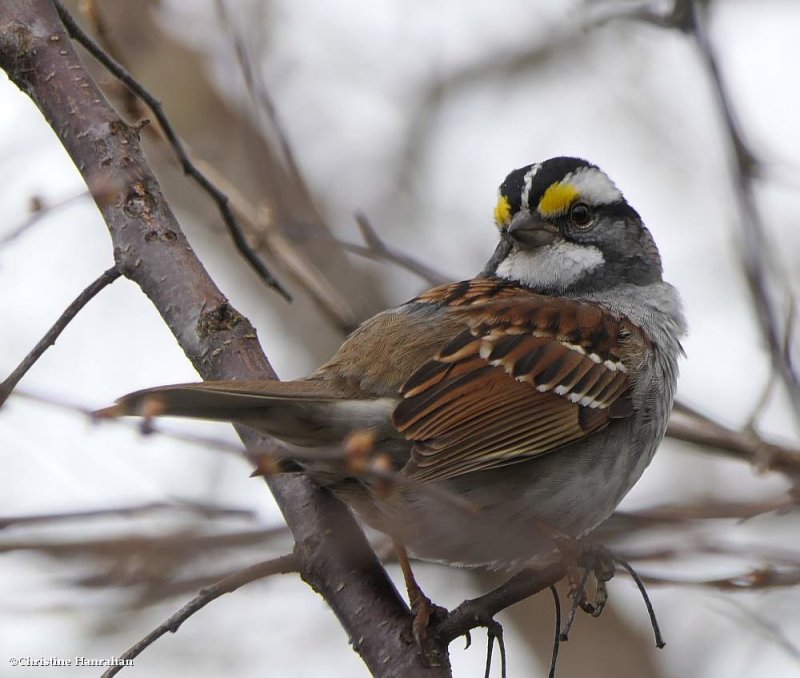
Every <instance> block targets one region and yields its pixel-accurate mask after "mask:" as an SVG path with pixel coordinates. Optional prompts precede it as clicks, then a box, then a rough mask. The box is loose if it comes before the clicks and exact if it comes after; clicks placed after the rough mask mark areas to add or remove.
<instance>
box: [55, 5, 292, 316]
mask: <svg viewBox="0 0 800 678" xmlns="http://www.w3.org/2000/svg"><path fill="white" fill-rule="evenodd" d="M53 2H54V4H55V7H56V9H57V10H58V15H59V17H60V18H61V21H62V23H63V24H64V27H65V28H66V29H67V32H68V33H69V35H70V36H71V37H72V38H73V39H74V40H75V41H76V42H78V43H79V44H80V45H81V46H83V48H84V49H85V50H86V51H87V52H89V54H91V55H92V56H93V57H94V58H95V59H97V61H98V62H99V63H100V64H102V65H103V67H104V68H106V69H107V70H108V71H109V72H110V73H111V74H112V75H113V76H114V77H115V78H117V79H118V80H119V81H120V82H122V83H123V84H124V85H125V86H126V87H127V88H128V89H129V90H130V91H131V92H133V93H134V94H135V95H136V96H137V97H139V98H140V99H141V100H142V101H144V102H145V103H146V104H147V107H148V108H149V109H150V110H151V111H152V112H153V115H154V116H155V117H156V120H158V123H159V125H160V126H161V129H162V130H163V132H164V135H165V136H166V137H167V140H168V141H169V144H170V146H171V147H172V149H173V151H174V152H175V155H176V156H177V157H178V160H179V161H180V164H181V168H182V169H183V171H184V173H185V174H186V175H188V176H190V177H191V178H192V179H194V181H195V182H196V183H197V184H198V186H200V188H201V189H202V190H203V191H205V192H206V193H207V194H208V195H209V196H210V197H211V199H212V200H213V201H214V202H215V203H216V205H217V209H218V210H219V212H220V214H221V215H222V219H223V221H224V222H225V226H226V227H227V229H228V232H229V233H230V235H231V238H232V239H233V243H234V245H235V246H236V249H237V250H238V251H239V253H240V254H241V255H242V256H243V257H244V258H245V260H246V261H247V263H248V264H250V266H251V267H252V268H253V270H254V271H256V273H258V275H259V277H261V279H262V280H263V281H264V282H265V283H266V285H267V286H268V287H271V288H272V289H274V290H275V291H276V292H278V293H279V294H281V296H283V297H284V298H285V299H286V300H287V301H291V296H290V295H289V293H288V292H287V291H286V289H285V288H284V287H283V286H282V285H281V283H280V282H279V281H278V280H277V279H276V278H275V277H274V276H273V275H272V273H270V271H269V269H268V268H267V267H266V266H265V265H264V262H263V261H261V259H260V257H259V256H258V255H257V254H256V253H255V251H254V250H253V249H252V248H251V247H250V245H249V244H248V243H247V239H246V238H245V236H244V232H243V231H242V227H241V225H240V224H239V222H238V221H237V219H236V216H235V215H234V214H233V211H232V210H231V208H230V205H229V204H228V197H227V196H226V195H225V194H224V193H223V192H222V191H220V190H219V188H217V187H216V186H215V185H214V184H213V183H212V182H211V181H210V180H209V179H208V178H207V177H206V175H205V174H203V173H202V172H201V171H200V170H199V169H198V168H197V167H196V166H195V165H194V163H192V161H191V160H190V159H189V156H188V155H187V153H186V150H185V149H184V146H183V142H182V141H181V140H180V138H179V137H178V135H177V133H176V132H175V130H174V129H173V127H172V123H170V121H169V119H168V118H167V116H166V114H165V113H164V108H163V106H162V105H161V102H160V101H158V100H157V99H156V98H155V97H153V96H152V95H151V94H150V93H149V92H148V91H147V90H146V89H145V88H144V87H143V86H142V85H141V84H140V83H139V82H138V81H137V80H136V79H135V78H134V77H133V76H132V75H131V74H130V73H128V71H126V70H125V68H123V66H121V65H120V64H119V63H118V62H117V61H115V60H114V59H113V58H112V57H111V56H110V55H109V54H108V53H107V52H106V51H105V50H103V48H102V47H100V45H98V44H97V43H96V42H94V40H92V38H91V37H90V36H89V34H88V33H86V32H85V31H84V30H83V29H82V28H81V27H80V26H79V25H78V23H77V22H76V21H75V19H73V18H72V16H71V15H70V13H69V12H67V10H66V9H65V8H64V6H63V5H62V4H61V2H60V0H53Z"/></svg>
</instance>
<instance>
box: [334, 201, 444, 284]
mask: <svg viewBox="0 0 800 678" xmlns="http://www.w3.org/2000/svg"><path fill="white" fill-rule="evenodd" d="M356 224H358V229H359V230H360V231H361V237H363V238H364V243H365V246H362V245H354V244H352V243H347V242H342V241H341V240H337V241H336V242H338V243H339V245H341V246H342V247H343V248H344V249H346V250H347V251H348V252H352V253H353V254H356V255H358V256H360V257H364V258H366V259H372V260H373V261H386V262H389V263H391V264H394V265H395V266H399V267H400V268H404V269H405V270H407V271H409V272H411V273H413V274H414V275H416V276H418V277H420V278H422V279H423V280H424V281H425V282H427V283H428V284H430V285H434V286H435V285H443V284H444V283H446V282H450V281H451V280H452V279H453V278H452V277H448V276H446V275H444V274H443V273H440V272H439V271H437V270H436V269H433V268H431V267H430V266H427V265H425V264H423V263H422V262H420V261H417V260H416V259H414V258H413V257H411V256H409V255H408V254H404V253H403V252H398V251H397V250H394V249H391V248H389V247H388V246H387V245H386V243H384V242H383V240H382V239H381V237H380V236H379V235H378V232H377V231H376V230H375V229H374V228H373V227H372V224H370V222H369V220H368V219H367V217H366V215H364V214H362V213H361V212H358V213H356Z"/></svg>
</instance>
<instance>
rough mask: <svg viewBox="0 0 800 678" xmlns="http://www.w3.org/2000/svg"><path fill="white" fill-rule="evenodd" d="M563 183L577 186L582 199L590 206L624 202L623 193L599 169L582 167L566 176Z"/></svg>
mask: <svg viewBox="0 0 800 678" xmlns="http://www.w3.org/2000/svg"><path fill="white" fill-rule="evenodd" d="M562 182H563V183H569V184H572V185H573V186H575V188H577V189H578V192H579V193H580V199H581V200H585V201H586V202H588V203H589V204H590V205H609V204H611V203H613V202H618V201H620V200H622V193H621V192H620V190H619V189H618V188H617V187H616V186H615V185H614V182H613V181H611V179H609V178H608V176H606V174H605V173H604V172H603V171H602V170H599V169H598V168H597V167H580V168H578V169H576V170H575V171H574V172H570V173H569V174H568V175H567V176H565V177H564V179H563V180H562Z"/></svg>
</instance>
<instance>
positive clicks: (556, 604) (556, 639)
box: [547, 585, 561, 678]
mask: <svg viewBox="0 0 800 678" xmlns="http://www.w3.org/2000/svg"><path fill="white" fill-rule="evenodd" d="M548 588H549V589H550V593H552V594H553V608H554V611H555V617H556V630H555V633H554V634H553V654H552V655H551V657H550V671H548V673H547V678H555V676H556V663H557V662H558V650H559V648H560V647H561V599H560V598H559V595H558V589H556V587H555V586H552V585H551V586H549V587H548Z"/></svg>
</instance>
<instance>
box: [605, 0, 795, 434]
mask: <svg viewBox="0 0 800 678" xmlns="http://www.w3.org/2000/svg"><path fill="white" fill-rule="evenodd" d="M611 19H634V20H642V21H646V22H648V23H650V24H653V25H656V26H660V27H663V28H670V29H675V30H679V31H681V32H683V33H685V34H687V35H689V36H690V38H691V39H692V41H693V42H694V44H695V46H696V48H697V50H698V51H699V53H700V58H701V59H702V62H703V65H704V68H705V71H706V74H707V76H708V79H709V81H710V83H711V85H712V88H713V90H714V95H715V99H716V104H717V107H718V109H719V112H720V116H721V117H722V121H723V126H724V129H725V131H726V133H727V137H728V144H729V147H730V151H731V155H732V157H733V167H732V179H733V184H734V185H733V189H734V191H733V192H734V196H735V199H736V200H737V202H738V206H739V225H740V233H739V238H738V241H737V244H738V252H739V258H740V261H741V265H742V269H743V271H744V276H745V280H746V281H747V285H748V288H749V290H750V295H751V297H752V300H753V305H754V306H755V310H756V316H757V318H758V321H759V324H760V326H761V334H762V336H763V338H764V340H765V342H766V344H767V348H768V350H769V353H770V357H771V361H772V369H773V370H774V371H775V372H776V373H777V374H778V375H779V376H780V378H781V380H782V382H783V384H784V386H785V388H786V392H787V393H788V395H789V398H790V400H791V403H792V406H793V410H794V415H795V419H796V421H798V422H800V380H799V379H798V375H797V373H796V371H795V369H794V366H793V364H792V359H791V351H790V350H789V348H790V339H789V333H790V331H791V325H792V318H793V315H794V310H793V307H794V304H795V300H794V298H793V296H792V294H791V292H790V288H789V285H788V283H787V276H786V273H785V272H784V271H782V270H781V267H780V266H779V264H778V260H777V258H776V257H775V254H774V251H773V248H772V244H771V242H770V240H769V237H768V236H767V234H766V232H765V229H764V222H763V219H762V217H761V213H760V211H759V209H758V205H757V201H756V197H755V180H756V178H757V176H758V170H759V167H760V163H759V161H758V160H757V157H756V155H755V153H754V152H753V151H752V149H751V148H750V147H749V145H748V144H747V143H746V141H745V139H744V135H743V134H742V131H741V126H740V124H739V121H738V116H737V114H736V110H735V108H734V105H733V101H732V99H731V96H730V94H729V92H728V89H727V85H726V84H725V81H724V79H723V77H722V74H721V72H720V69H719V64H718V63H717V58H716V54H715V52H714V49H713V47H712V45H711V42H710V40H709V37H708V33H707V32H706V27H705V21H704V17H701V16H700V9H699V7H698V3H697V1H696V0H675V2H674V5H673V7H672V10H671V11H669V12H666V13H664V12H658V11H656V10H653V9H649V8H648V6H646V5H645V6H638V7H636V8H633V9H628V10H623V11H621V12H619V13H616V14H611V15H609V16H608V17H606V21H608V20H611ZM775 287H778V288H779V292H780V295H783V296H784V299H777V300H776V298H775V296H776V292H775V290H774V288H775ZM780 295H779V296H780ZM782 309H783V310H782ZM784 314H785V315H786V321H785V322H782V319H781V315H784Z"/></svg>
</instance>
